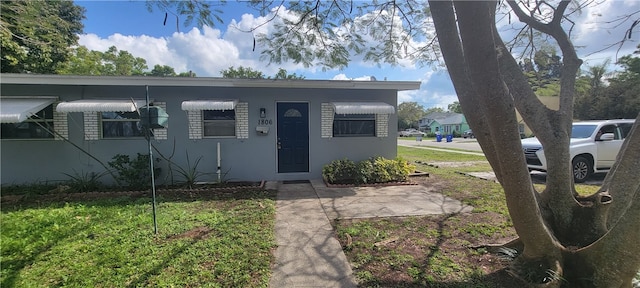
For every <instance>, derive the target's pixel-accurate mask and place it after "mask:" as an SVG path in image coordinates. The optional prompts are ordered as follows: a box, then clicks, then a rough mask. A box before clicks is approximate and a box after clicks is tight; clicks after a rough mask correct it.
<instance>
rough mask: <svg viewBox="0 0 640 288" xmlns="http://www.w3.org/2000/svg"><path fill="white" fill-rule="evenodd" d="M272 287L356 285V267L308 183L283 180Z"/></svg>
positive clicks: (279, 187)
mask: <svg viewBox="0 0 640 288" xmlns="http://www.w3.org/2000/svg"><path fill="white" fill-rule="evenodd" d="M277 189H278V198H277V201H276V224H275V226H276V227H275V230H276V242H277V244H278V248H277V249H276V253H275V254H276V263H275V266H274V267H273V269H272V270H273V273H272V275H271V280H270V283H269V286H270V287H273V288H279V287H356V286H357V285H356V281H355V278H354V277H353V271H352V270H351V266H350V265H349V261H347V257H346V256H345V255H344V253H343V252H342V246H340V243H339V242H338V240H337V239H336V238H335V237H334V235H333V227H332V226H331V224H330V222H329V218H327V215H326V214H325V213H324V210H323V209H322V205H320V201H319V200H318V196H317V195H316V193H315V191H314V189H313V187H312V186H311V184H309V183H303V184H280V185H279V186H278V188H277Z"/></svg>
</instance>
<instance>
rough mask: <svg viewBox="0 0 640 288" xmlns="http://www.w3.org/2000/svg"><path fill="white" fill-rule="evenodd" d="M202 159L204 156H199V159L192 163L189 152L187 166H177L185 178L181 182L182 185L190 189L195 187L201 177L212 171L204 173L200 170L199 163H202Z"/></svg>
mask: <svg viewBox="0 0 640 288" xmlns="http://www.w3.org/2000/svg"><path fill="white" fill-rule="evenodd" d="M200 160H202V156H200V157H198V159H196V161H195V162H194V163H193V164H192V163H191V161H190V160H189V153H187V166H186V167H180V166H176V167H177V170H178V173H179V174H180V176H182V178H183V180H182V181H181V182H180V183H179V184H180V185H181V186H184V187H186V188H189V189H193V188H194V187H195V185H196V183H197V182H198V179H199V178H200V177H202V176H205V175H207V174H210V173H204V172H200V171H198V165H199V164H200Z"/></svg>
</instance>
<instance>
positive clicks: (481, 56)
mask: <svg viewBox="0 0 640 288" xmlns="http://www.w3.org/2000/svg"><path fill="white" fill-rule="evenodd" d="M453 5H455V12H454V10H453V6H452V2H450V1H430V7H431V11H432V15H433V18H434V24H435V26H436V31H437V32H438V41H439V43H440V47H441V49H442V53H443V57H444V58H445V63H446V64H447V69H449V73H450V74H451V75H452V80H453V82H454V87H455V89H456V92H457V93H458V98H459V100H460V103H461V105H462V108H463V112H464V113H465V115H466V116H467V118H468V119H469V123H470V125H471V126H472V129H474V130H475V131H480V134H479V135H476V137H477V138H478V142H479V143H480V145H481V146H482V148H483V151H485V153H486V155H487V159H488V160H489V162H490V163H491V166H492V167H493V168H494V172H495V173H496V177H497V178H498V181H499V182H500V183H501V185H502V187H503V188H504V190H505V195H506V198H507V206H508V208H509V213H510V215H511V218H512V220H513V222H514V228H515V229H516V231H517V233H518V235H520V238H521V240H522V242H523V243H524V247H525V249H524V255H525V256H527V257H532V258H547V257H549V258H553V259H555V258H558V257H559V252H558V249H557V248H558V246H557V245H556V243H555V241H554V239H553V237H552V236H551V233H550V231H549V230H548V229H547V227H546V226H545V224H544V221H543V220H542V217H541V214H540V210H539V209H538V205H537V198H536V192H535V191H534V190H533V184H532V182H531V178H530V176H529V172H528V170H527V167H526V165H524V163H525V161H524V154H523V153H522V146H521V145H520V136H519V133H518V126H517V125H518V123H517V121H516V114H515V106H514V103H513V99H512V98H511V95H510V94H509V92H508V90H507V88H506V86H505V84H504V82H503V81H502V77H501V75H500V68H499V64H498V55H497V52H496V47H495V44H494V41H493V37H494V34H493V27H494V25H495V19H494V17H493V16H494V12H495V7H496V6H495V5H496V2H495V1H493V2H487V1H469V2H462V1H455V2H453ZM455 15H457V16H458V25H459V29H460V31H459V32H458V31H457V29H455V27H456V24H455V17H454V16H455ZM471 107H473V108H474V109H470V108H471Z"/></svg>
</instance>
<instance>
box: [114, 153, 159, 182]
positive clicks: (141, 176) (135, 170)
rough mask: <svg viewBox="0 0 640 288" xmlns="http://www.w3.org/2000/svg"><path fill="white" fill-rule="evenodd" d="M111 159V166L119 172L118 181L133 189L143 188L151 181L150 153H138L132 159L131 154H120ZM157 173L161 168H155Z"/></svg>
mask: <svg viewBox="0 0 640 288" xmlns="http://www.w3.org/2000/svg"><path fill="white" fill-rule="evenodd" d="M112 159H113V160H111V161H109V166H111V168H113V169H115V170H116V172H117V174H118V175H117V179H116V180H117V181H118V182H119V183H120V184H124V185H126V186H127V187H129V188H132V189H141V188H144V187H146V186H148V185H149V184H150V183H151V173H150V171H149V155H147V154H140V153H138V155H137V157H136V158H134V159H131V158H130V157H129V155H123V154H118V155H116V156H113V158H112ZM154 170H155V171H154V172H155V173H156V174H158V173H159V172H160V168H155V169H154Z"/></svg>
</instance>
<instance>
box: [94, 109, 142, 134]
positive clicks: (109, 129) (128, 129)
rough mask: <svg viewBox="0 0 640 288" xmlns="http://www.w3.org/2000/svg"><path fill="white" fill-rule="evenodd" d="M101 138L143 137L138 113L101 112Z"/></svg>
mask: <svg viewBox="0 0 640 288" xmlns="http://www.w3.org/2000/svg"><path fill="white" fill-rule="evenodd" d="M100 114H101V120H102V138H130V137H144V130H143V129H142V127H140V117H139V115H138V112H102V113H100Z"/></svg>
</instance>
